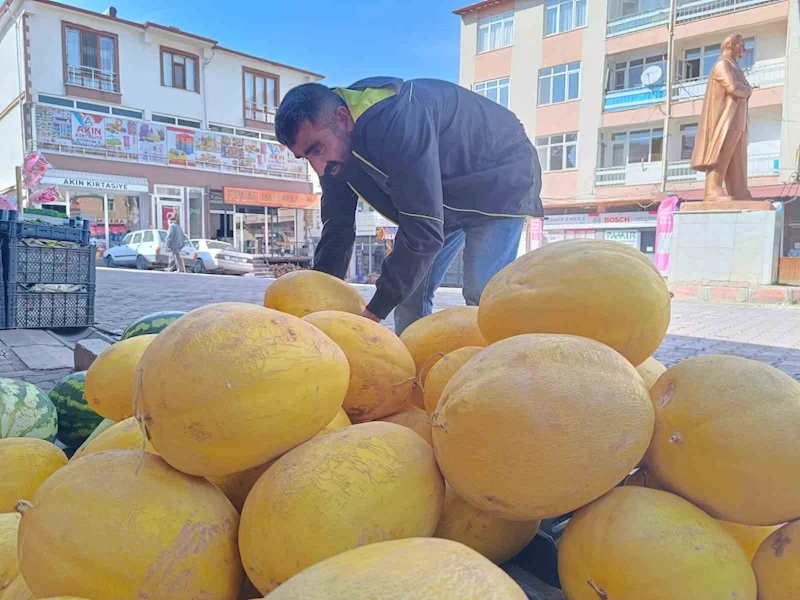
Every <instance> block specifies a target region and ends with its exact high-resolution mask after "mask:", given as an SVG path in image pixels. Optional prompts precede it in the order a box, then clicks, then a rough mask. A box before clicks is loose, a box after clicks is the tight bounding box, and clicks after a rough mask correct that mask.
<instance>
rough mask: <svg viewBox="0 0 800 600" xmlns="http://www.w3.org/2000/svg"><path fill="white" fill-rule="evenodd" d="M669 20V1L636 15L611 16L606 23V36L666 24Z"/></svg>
mask: <svg viewBox="0 0 800 600" xmlns="http://www.w3.org/2000/svg"><path fill="white" fill-rule="evenodd" d="M668 21H669V3H668V2H667V6H665V7H662V8H657V9H655V10H648V11H645V12H641V13H637V14H634V15H629V16H624V17H618V18H614V17H611V16H609V19H608V24H607V25H606V37H614V36H617V35H625V34H628V33H633V32H635V31H641V30H642V29H649V28H650V27H657V26H658V25H666V24H667V22H668Z"/></svg>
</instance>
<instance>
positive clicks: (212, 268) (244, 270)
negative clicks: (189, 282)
mask: <svg viewBox="0 0 800 600" xmlns="http://www.w3.org/2000/svg"><path fill="white" fill-rule="evenodd" d="M191 244H192V247H193V250H192V249H190V248H188V246H187V248H185V249H184V250H183V252H182V254H183V255H184V260H185V261H186V268H187V270H188V269H189V263H190V262H191V264H192V270H193V271H194V272H195V273H228V274H231V275H247V274H248V273H252V272H253V256H252V255H250V254H245V253H244V252H237V250H236V248H234V247H233V246H232V245H231V244H229V243H228V242H220V241H218V240H191Z"/></svg>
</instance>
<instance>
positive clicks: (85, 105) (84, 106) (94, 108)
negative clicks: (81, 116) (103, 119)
mask: <svg viewBox="0 0 800 600" xmlns="http://www.w3.org/2000/svg"><path fill="white" fill-rule="evenodd" d="M75 106H76V107H77V108H82V109H83V110H91V111H93V112H99V113H105V114H110V113H111V109H110V108H109V107H108V106H101V105H100V104H92V103H90V102H80V101H78V102H76V103H75Z"/></svg>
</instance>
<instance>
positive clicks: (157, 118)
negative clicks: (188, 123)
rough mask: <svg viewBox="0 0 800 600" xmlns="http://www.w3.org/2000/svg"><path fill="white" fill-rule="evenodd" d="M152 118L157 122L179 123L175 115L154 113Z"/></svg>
mask: <svg viewBox="0 0 800 600" xmlns="http://www.w3.org/2000/svg"><path fill="white" fill-rule="evenodd" d="M152 119H153V121H155V122H156V123H169V124H170V125H175V124H176V123H177V120H176V119H175V117H165V116H164V115H157V114H153V115H152Z"/></svg>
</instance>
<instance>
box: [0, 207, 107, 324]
mask: <svg viewBox="0 0 800 600" xmlns="http://www.w3.org/2000/svg"><path fill="white" fill-rule="evenodd" d="M0 238H1V239H2V256H3V261H2V265H3V287H4V289H5V294H4V300H5V301H4V304H5V306H4V311H3V315H4V319H3V321H4V322H3V323H2V328H4V329H43V328H60V327H89V326H91V325H93V324H94V299H95V247H94V246H93V245H89V223H88V221H84V222H82V223H80V224H78V225H76V223H75V221H69V223H67V224H64V225H51V224H47V223H37V222H35V221H19V220H18V219H17V213H16V212H14V211H0Z"/></svg>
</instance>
